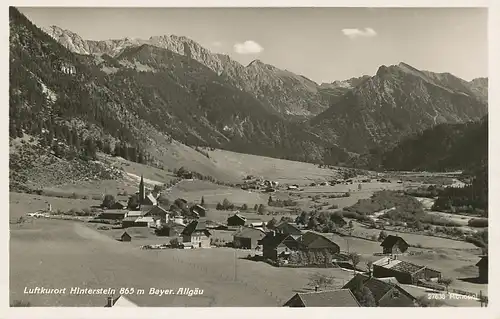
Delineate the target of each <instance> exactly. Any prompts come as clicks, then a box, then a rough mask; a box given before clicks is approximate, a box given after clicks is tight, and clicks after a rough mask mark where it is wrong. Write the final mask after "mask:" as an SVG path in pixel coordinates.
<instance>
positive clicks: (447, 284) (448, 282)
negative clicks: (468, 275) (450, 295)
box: [438, 277, 453, 292]
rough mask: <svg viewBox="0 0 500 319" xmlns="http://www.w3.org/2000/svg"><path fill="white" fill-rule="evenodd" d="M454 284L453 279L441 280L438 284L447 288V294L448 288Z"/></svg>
mask: <svg viewBox="0 0 500 319" xmlns="http://www.w3.org/2000/svg"><path fill="white" fill-rule="evenodd" d="M452 282H453V279H451V278H445V277H443V278H439V280H438V283H440V284H443V285H444V286H445V287H446V292H448V287H449V286H450V285H451V283H452Z"/></svg>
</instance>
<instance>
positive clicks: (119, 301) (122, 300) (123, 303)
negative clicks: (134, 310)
mask: <svg viewBox="0 0 500 319" xmlns="http://www.w3.org/2000/svg"><path fill="white" fill-rule="evenodd" d="M112 307H138V306H137V305H136V304H135V303H134V302H132V301H130V300H129V299H128V298H127V297H125V296H122V295H119V296H118V297H116V298H115V299H113V305H112Z"/></svg>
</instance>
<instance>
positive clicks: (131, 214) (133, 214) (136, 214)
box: [125, 210, 146, 218]
mask: <svg viewBox="0 0 500 319" xmlns="http://www.w3.org/2000/svg"><path fill="white" fill-rule="evenodd" d="M145 214H146V212H143V211H141V210H130V211H128V212H127V213H126V215H125V218H128V217H136V218H138V217H141V216H144V215H145Z"/></svg>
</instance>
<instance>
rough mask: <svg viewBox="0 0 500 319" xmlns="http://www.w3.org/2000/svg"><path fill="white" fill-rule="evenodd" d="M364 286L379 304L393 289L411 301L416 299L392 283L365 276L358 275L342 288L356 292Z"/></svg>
mask: <svg viewBox="0 0 500 319" xmlns="http://www.w3.org/2000/svg"><path fill="white" fill-rule="evenodd" d="M360 284H362V285H363V286H365V287H366V288H368V289H369V290H370V291H371V292H372V295H373V298H374V299H375V302H377V303H378V302H379V301H380V299H382V297H384V296H385V295H386V294H387V293H388V292H389V291H390V290H391V289H393V288H396V289H398V290H399V291H401V292H402V293H404V294H406V295H407V296H408V297H410V298H411V299H415V297H413V296H412V295H411V294H409V293H408V292H407V291H406V290H404V289H403V288H401V286H399V285H396V284H393V283H391V282H390V281H383V280H379V279H377V278H373V277H368V276H366V275H363V274H357V275H356V276H354V278H352V279H351V280H350V281H349V282H348V283H347V284H345V285H344V287H342V288H347V289H350V290H351V291H353V290H356V289H357V288H358V286H359V285H360Z"/></svg>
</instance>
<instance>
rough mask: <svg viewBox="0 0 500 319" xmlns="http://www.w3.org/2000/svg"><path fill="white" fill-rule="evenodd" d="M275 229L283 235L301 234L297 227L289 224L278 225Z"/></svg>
mask: <svg viewBox="0 0 500 319" xmlns="http://www.w3.org/2000/svg"><path fill="white" fill-rule="evenodd" d="M276 229H277V230H279V231H280V232H282V233H285V234H302V231H301V230H300V229H299V228H298V227H297V225H295V224H292V223H289V222H282V223H280V224H279V225H277V226H276Z"/></svg>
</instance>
